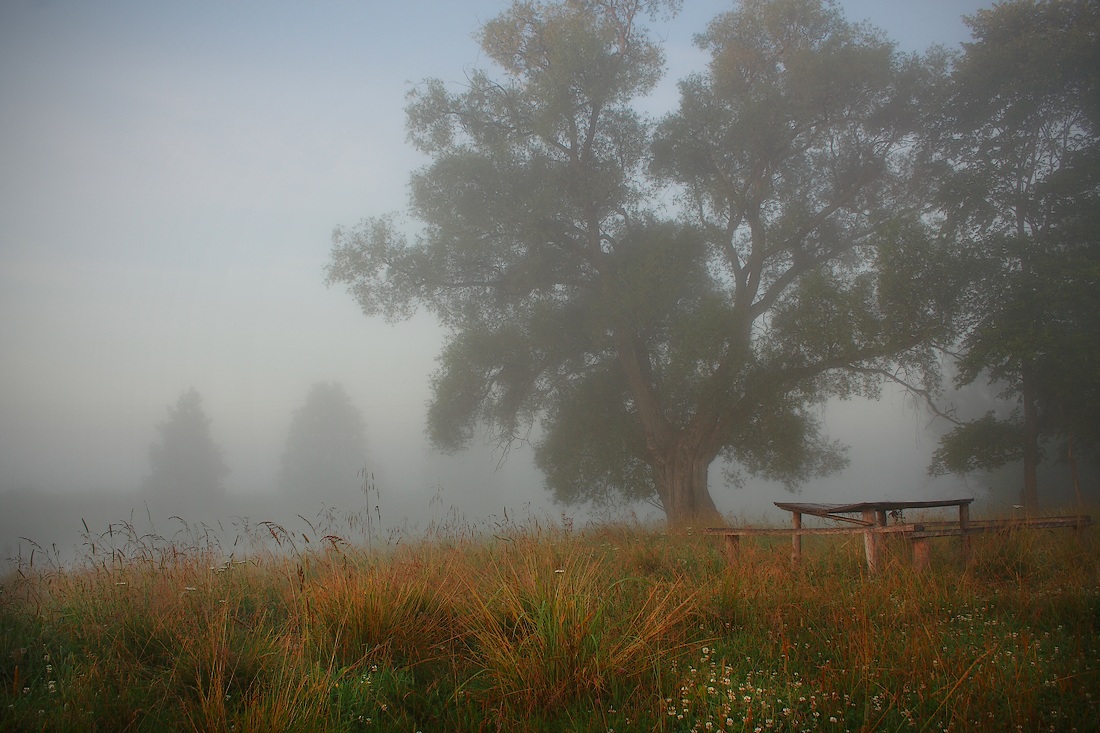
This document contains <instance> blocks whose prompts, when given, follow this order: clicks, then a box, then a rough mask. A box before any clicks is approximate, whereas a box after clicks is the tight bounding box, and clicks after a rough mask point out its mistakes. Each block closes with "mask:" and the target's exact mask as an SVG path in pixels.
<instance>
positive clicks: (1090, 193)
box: [931, 0, 1100, 510]
mask: <svg viewBox="0 0 1100 733" xmlns="http://www.w3.org/2000/svg"><path fill="white" fill-rule="evenodd" d="M966 20H967V23H968V25H969V26H970V28H971V32H972V35H973V38H974V41H973V42H972V43H969V44H966V45H965V50H964V53H963V54H962V56H961V57H960V58H959V59H958V60H957V62H956V63H955V66H954V69H953V73H952V87H951V93H950V95H949V97H948V102H949V103H948V104H947V105H946V107H945V115H944V117H943V120H942V122H941V125H940V130H939V132H940V133H941V137H940V139H939V143H940V144H941V145H942V149H943V150H944V151H945V155H944V158H943V160H944V161H945V162H946V163H947V164H948V165H949V170H950V172H949V173H948V174H947V175H946V176H945V185H944V189H943V200H944V203H945V210H946V213H947V224H948V227H949V228H950V229H951V230H952V233H953V234H954V235H955V236H959V237H960V238H963V239H966V240H969V241H970V242H971V243H972V246H973V250H972V251H973V253H974V255H975V257H976V259H977V261H978V262H979V264H980V268H981V273H982V275H981V277H980V278H979V279H978V281H977V284H976V287H975V290H974V296H973V303H972V308H973V313H974V321H973V326H972V328H971V329H970V331H969V332H968V334H967V336H966V338H965V340H964V341H963V343H962V355H961V358H960V359H959V370H958V377H957V380H956V381H957V383H958V384H959V385H960V386H961V385H966V384H970V383H972V382H974V381H975V380H977V379H979V378H984V379H988V380H989V381H990V382H991V383H994V384H998V385H1000V386H1001V387H1002V388H1003V391H1002V397H1003V398H1005V399H1008V400H1012V401H1014V402H1017V404H1018V409H1016V410H1015V411H1013V412H1012V413H1011V415H1009V416H1008V417H1007V418H1004V417H1002V418H998V417H995V416H994V414H993V413H989V414H987V415H985V416H984V417H982V418H980V419H977V420H973V421H971V422H969V423H967V424H964V425H962V426H960V427H958V428H956V429H955V430H953V431H952V432H951V433H949V434H948V435H946V436H945V437H944V438H943V441H942V444H941V447H940V449H939V450H938V451H937V453H936V455H935V457H934V460H933V464H932V467H931V471H932V472H933V473H943V472H947V471H954V472H966V471H970V470H974V469H976V468H986V469H990V468H996V467H999V466H1001V465H1004V464H1005V463H1007V462H1010V461H1015V460H1022V465H1023V491H1022V502H1023V504H1024V506H1025V507H1026V508H1027V509H1029V510H1034V509H1035V508H1037V506H1038V504H1039V491H1038V479H1037V473H1036V470H1037V466H1038V464H1039V462H1040V460H1042V457H1043V450H1042V446H1043V442H1044V438H1050V439H1060V441H1061V442H1062V446H1061V447H1060V448H1059V450H1058V452H1059V453H1061V454H1062V455H1063V456H1067V457H1068V458H1069V459H1070V460H1071V463H1072V469H1073V470H1072V473H1073V475H1074V476H1076V463H1075V445H1076V447H1077V448H1078V449H1079V448H1081V447H1084V448H1086V449H1089V448H1092V449H1095V447H1096V445H1097V437H1098V436H1097V428H1096V427H1095V426H1096V425H1097V424H1100V423H1098V421H1097V418H1098V417H1100V401H1098V399H1097V398H1098V396H1100V394H1098V385H1100V246H1098V245H1100V242H1098V241H1097V239H1098V234H1100V216H1098V214H1097V210H1098V206H1097V204H1098V203H1100V202H1098V200H1097V197H1098V193H1100V166H1098V164H1100V146H1098V144H1097V143H1098V142H1100V138H1098V132H1100V128H1098V126H1097V125H1098V123H1100V116H1098V112H1100V107H1098V105H1100V84H1098V81H1100V3H1097V2H1095V0H1055V1H1052V2H1045V1H1036V0H1017V1H1015V2H1008V3H1001V4H998V5H996V6H994V8H992V9H990V10H982V11H978V13H977V14H976V15H974V16H973V17H970V18H967V19H966ZM1075 481H1076V479H1075ZM1078 495H1079V497H1080V491H1079V489H1078Z"/></svg>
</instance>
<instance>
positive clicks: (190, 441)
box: [143, 388, 229, 500]
mask: <svg viewBox="0 0 1100 733" xmlns="http://www.w3.org/2000/svg"><path fill="white" fill-rule="evenodd" d="M157 432H158V433H159V434H160V440H159V441H157V442H154V443H152V444H151V445H150V446H149V467H150V469H151V472H150V474H149V476H148V477H146V479H145V481H144V484H143V490H144V491H146V492H149V493H150V494H154V495H157V496H164V497H171V498H173V499H177V500H178V499H185V500H191V499H205V498H212V497H217V496H221V495H222V494H223V493H224V492H225V484H224V480H225V477H226V476H228V475H229V468H228V467H227V466H226V465H225V460H224V459H223V458H222V452H221V449H220V448H219V447H218V445H217V444H216V443H215V442H214V439H213V437H211V435H210V419H209V418H208V417H207V416H206V412H205V411H204V410H203V407H202V396H201V395H200V394H199V393H198V392H197V391H196V390H195V389H194V388H191V389H189V390H187V391H186V392H184V393H183V394H181V395H180V397H179V399H178V400H176V404H175V406H174V407H173V406H170V407H169V408H168V418H167V419H166V420H165V421H164V422H162V423H161V424H160V425H158V426H157Z"/></svg>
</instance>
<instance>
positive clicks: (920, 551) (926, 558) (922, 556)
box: [913, 537, 932, 570]
mask: <svg viewBox="0 0 1100 733" xmlns="http://www.w3.org/2000/svg"><path fill="white" fill-rule="evenodd" d="M931 555H932V543H931V541H930V540H929V539H928V538H927V537H914V538H913V568H914V569H915V570H925V569H927V568H928V565H929V564H930V560H931Z"/></svg>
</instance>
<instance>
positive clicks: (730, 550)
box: [704, 499, 1092, 573]
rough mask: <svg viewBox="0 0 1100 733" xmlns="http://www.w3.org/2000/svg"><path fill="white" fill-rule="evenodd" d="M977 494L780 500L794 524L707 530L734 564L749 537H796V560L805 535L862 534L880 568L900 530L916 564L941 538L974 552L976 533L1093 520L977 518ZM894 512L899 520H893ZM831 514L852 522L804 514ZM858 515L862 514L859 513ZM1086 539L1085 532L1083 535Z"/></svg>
mask: <svg viewBox="0 0 1100 733" xmlns="http://www.w3.org/2000/svg"><path fill="white" fill-rule="evenodd" d="M973 501H974V500H973V499H938V500H930V501H860V502H855V503H851V504H803V503H792V502H782V501H777V502H775V505H776V506H777V507H779V508H780V509H783V510H785V511H788V512H790V513H791V527H790V529H779V528H774V527H712V528H709V529H706V530H704V531H705V532H706V533H707V534H712V535H718V536H721V537H722V538H724V540H725V547H726V556H727V558H728V560H729V562H730V563H731V564H734V563H736V562H737V557H738V547H739V542H738V540H739V539H740V538H741V537H744V536H777V535H787V534H789V535H790V536H791V559H792V560H793V561H794V562H796V563H797V562H799V561H800V560H801V558H802V535H807V534H821V535H837V534H862V535H863V546H864V550H865V552H866V555H867V569H868V570H869V571H870V572H872V573H874V572H876V571H877V570H878V569H879V567H880V565H881V558H882V544H883V541H884V539H885V537H886V536H887V535H899V536H902V537H905V538H907V539H908V540H909V541H910V544H911V546H912V548H913V565H914V567H916V568H925V567H927V566H928V561H929V556H930V548H929V540H930V539H932V538H935V537H960V538H962V542H963V556H964V557H968V556H969V552H970V535H971V534H972V533H975V532H989V531H1003V530H1009V529H1012V528H1014V527H1030V528H1034V529H1056V528H1059V527H1064V528H1073V529H1075V530H1077V531H1078V532H1080V531H1081V530H1083V529H1084V528H1085V527H1088V526H1090V525H1091V524H1092V518H1091V517H1090V516H1088V515H1087V514H1080V515H1073V516H1063V517H1027V518H1024V519H984V520H977V521H971V519H970V504H971V502H973ZM947 507H957V508H958V512H959V516H958V519H948V520H946V521H945V520H925V519H923V518H922V519H921V521H920V522H919V523H915V522H906V521H902V519H903V517H902V514H901V513H902V512H904V511H905V510H906V509H940V508H947ZM891 513H894V514H895V516H896V517H897V519H896V520H895V523H894V524H889V523H888V519H889V516H890V514H891ZM807 514H808V515H810V516H814V517H819V518H821V519H827V520H830V521H833V522H837V523H840V524H842V525H847V526H827V527H804V526H802V517H803V515H807ZM856 515H858V518H857V517H856ZM1078 536H1079V538H1080V534H1079V535H1078Z"/></svg>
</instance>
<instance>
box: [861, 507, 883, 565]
mask: <svg viewBox="0 0 1100 733" xmlns="http://www.w3.org/2000/svg"><path fill="white" fill-rule="evenodd" d="M875 514H876V513H875V510H874V509H866V510H864V512H863V521H864V522H867V523H868V527H867V529H866V530H865V531H864V532H863V551H864V552H865V553H866V554H867V572H869V573H871V574H872V575H874V574H875V573H876V572H878V566H879V555H880V551H879V540H880V535H879V533H878V532H876V531H875V529H874V528H875V526H876V524H877V523H876V517H875Z"/></svg>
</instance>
